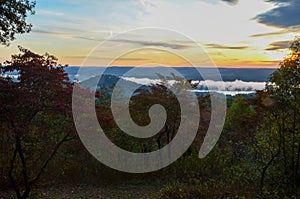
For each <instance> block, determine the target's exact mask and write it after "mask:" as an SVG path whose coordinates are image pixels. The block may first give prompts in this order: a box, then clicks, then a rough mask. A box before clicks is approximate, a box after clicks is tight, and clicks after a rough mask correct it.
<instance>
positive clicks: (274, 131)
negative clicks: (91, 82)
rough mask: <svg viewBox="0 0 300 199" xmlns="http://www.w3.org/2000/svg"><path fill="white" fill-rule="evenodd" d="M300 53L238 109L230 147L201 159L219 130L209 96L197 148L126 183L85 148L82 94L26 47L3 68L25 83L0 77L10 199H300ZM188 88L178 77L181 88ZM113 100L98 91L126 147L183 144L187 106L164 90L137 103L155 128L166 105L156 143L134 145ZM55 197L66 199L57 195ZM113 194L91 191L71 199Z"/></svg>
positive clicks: (102, 114) (140, 119)
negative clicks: (74, 100)
mask: <svg viewBox="0 0 300 199" xmlns="http://www.w3.org/2000/svg"><path fill="white" fill-rule="evenodd" d="M299 44H300V39H299V38H296V39H295V40H294V41H293V43H292V45H291V47H290V50H291V54H290V56H289V57H287V58H286V59H284V60H283V61H282V62H281V64H280V68H279V69H278V70H277V71H275V72H274V73H273V74H272V75H271V76H270V78H269V82H268V83H267V85H266V88H265V90H263V91H258V92H257V95H256V96H255V97H253V98H247V99H246V98H244V97H243V96H237V97H235V98H232V99H229V100H228V111H227V117H226V122H225V126H224V128H223V132H222V135H221V138H220V140H219V141H218V143H217V145H216V146H215V147H214V149H213V151H212V152H211V153H210V154H209V155H208V156H207V157H206V158H204V159H199V158H198V151H199V147H200V146H201V143H202V141H203V137H204V136H205V133H206V131H207V128H208V125H209V122H210V96H199V97H198V101H199V106H200V110H201V120H200V124H199V130H198V135H197V137H196V139H195V141H194V143H193V145H192V146H191V147H190V148H189V149H188V151H187V152H186V153H185V154H184V155H183V156H182V157H181V158H180V159H179V160H178V161H176V162H175V163H173V164H172V165H170V166H169V167H167V168H164V169H162V170H160V171H157V172H152V173H148V174H126V173H122V172H118V171H115V170H112V169H110V168H107V167H106V166H104V165H102V164H101V163H99V162H98V161H96V160H95V159H94V158H93V157H92V156H91V155H90V154H89V153H88V152H87V151H86V149H85V148H84V146H83V145H82V144H81V142H80V141H79V138H78V136H77V134H76V130H75V127H74V124H73V119H72V111H71V97H72V88H73V87H74V86H78V85H77V84H74V83H71V82H70V81H69V80H68V77H67V75H66V74H65V73H64V70H63V68H64V67H65V66H61V65H59V64H57V59H56V58H55V57H54V56H51V55H49V54H45V55H38V54H35V53H33V52H31V51H29V50H27V49H24V48H20V54H19V55H13V56H12V59H11V60H10V61H7V62H6V63H5V64H4V65H2V67H1V71H2V73H5V72H7V71H18V72H19V74H20V76H19V78H18V80H13V79H12V78H10V77H7V76H5V75H3V74H2V75H1V77H0V88H1V89H0V95H1V98H0V102H1V103H0V116H1V117H0V130H1V131H0V132H1V136H0V143H1V151H0V158H1V159H0V179H1V180H0V187H1V190H0V196H1V195H4V194H5V197H15V196H16V197H17V198H28V197H29V198H36V197H42V196H43V194H42V193H41V190H44V189H47V190H52V189H51V187H57V186H60V185H68V186H78V185H82V187H86V186H87V187H88V188H87V189H91V187H98V188H92V189H101V187H110V189H108V190H107V189H106V191H107V192H110V191H111V192H113V190H114V188H116V187H119V186H120V185H125V186H126V185H127V188H126V189H128V190H129V192H130V190H131V191H132V192H130V193H128V196H125V195H124V197H128V198H135V197H136V198H140V197H142V196H143V197H146V198H299V194H300V192H299V190H300V188H299V186H300V134H299V132H300V126H299V125H300V124H299V120H300V91H299V85H300V66H299V56H300V51H299V49H300V48H299ZM174 78H176V77H174ZM162 80H163V77H162ZM184 81H185V80H183V79H180V78H177V83H179V84H181V83H184ZM173 86H176V84H174V85H173ZM82 92H90V91H89V90H88V89H82ZM109 93H110V92H108V90H107V89H105V88H102V89H101V90H100V92H96V95H95V96H96V110H97V116H98V121H99V123H100V125H101V126H102V127H103V128H104V129H105V133H106V135H107V136H108V137H109V139H110V140H112V141H113V142H114V143H115V144H117V145H118V146H120V147H122V148H123V149H126V150H129V151H133V152H141V153H142V152H150V151H154V150H157V149H160V148H161V147H163V146H165V145H167V144H168V143H169V142H170V141H171V140H172V139H173V138H174V136H175V135H176V132H177V129H178V126H179V123H180V107H179V104H178V101H177V99H176V97H175V96H174V95H173V94H172V93H171V92H170V91H169V90H168V89H166V87H165V86H164V81H162V83H161V84H157V85H153V86H152V87H151V89H150V90H141V91H140V92H138V94H137V95H135V96H133V97H132V98H131V102H130V111H131V115H132V118H133V120H134V121H135V122H136V123H137V124H139V125H146V124H147V123H149V122H150V121H149V117H148V116H147V115H148V114H147V112H148V110H149V107H150V106H151V105H153V104H156V103H160V104H162V105H163V106H164V107H165V108H166V110H167V116H168V117H167V121H166V123H165V126H164V128H163V129H162V130H161V131H160V132H159V133H158V134H157V135H156V136H154V137H152V138H149V139H135V138H133V137H130V136H126V134H124V133H123V132H122V131H121V130H120V129H119V128H118V127H117V126H116V125H115V122H114V119H113V116H112V113H111V111H110V103H109V99H110V94H109ZM164 99H168V100H167V101H165V100H164ZM87 103H89V102H87ZM191 106H192V105H191ZM82 108H83V109H84V105H83V107H82ZM191 108H192V107H191ZM132 184H134V186H135V187H136V188H132V187H131V186H130V185H132ZM103 189H104V188H103ZM10 190H14V192H15V195H13V194H12V192H11V191H10ZM41 194H42V195H41ZM47 194H50V196H49V197H55V198H60V197H63V196H59V195H56V194H55V190H54V191H53V192H47ZM47 194H46V195H47ZM51 194H52V196H51ZM93 194H94V195H93ZM111 194H112V195H113V194H114V193H111ZM124 194H125V193H124ZM112 195H109V194H108V195H107V193H103V192H101V193H100V192H97V191H95V192H94V193H89V192H86V191H82V192H77V196H76V195H72V194H71V193H69V195H68V194H67V196H64V197H66V198H68V197H75V198H77V197H84V198H85V197H94V198H102V196H103V197H104V196H107V197H113V196H112ZM45 197H46V196H45ZM115 197H117V196H115Z"/></svg>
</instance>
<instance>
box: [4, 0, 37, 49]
mask: <svg viewBox="0 0 300 199" xmlns="http://www.w3.org/2000/svg"><path fill="white" fill-rule="evenodd" d="M34 7H35V1H32V2H31V1H29V0H1V1H0V28H1V29H0V43H1V44H2V45H9V43H10V41H13V40H14V39H15V34H23V33H28V32H30V30H31V27H32V25H31V24H28V23H27V22H26V17H27V14H28V13H30V14H34V10H33V9H34Z"/></svg>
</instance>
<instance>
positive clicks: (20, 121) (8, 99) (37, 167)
mask: <svg viewBox="0 0 300 199" xmlns="http://www.w3.org/2000/svg"><path fill="white" fill-rule="evenodd" d="M19 49H20V51H21V54H19V55H13V56H12V59H11V61H7V62H6V63H5V64H4V65H3V66H2V70H3V71H4V73H5V72H8V71H17V72H18V74H19V77H18V78H17V79H13V78H11V77H5V76H3V77H0V95H1V98H0V129H1V134H2V136H1V138H5V140H3V139H2V140H1V141H2V143H1V145H2V144H3V146H6V152H7V153H3V154H4V155H5V156H6V159H7V160H9V171H8V176H9V179H10V182H11V184H12V186H13V188H14V190H15V192H16V195H17V198H19V199H20V198H23V199H24V198H27V197H28V196H29V193H30V191H31V188H32V186H33V185H34V184H35V183H36V182H37V181H38V180H39V178H40V177H41V175H42V173H43V172H44V171H45V169H46V167H47V165H48V164H49V162H50V161H51V159H52V158H53V157H54V155H55V154H56V153H57V151H58V149H59V148H60V146H61V145H62V144H63V143H64V142H66V141H68V140H71V139H73V138H74V127H73V121H72V116H71V102H72V88H73V84H72V83H71V82H70V81H69V79H68V76H67V74H66V73H65V72H64V67H63V66H61V65H58V64H57V59H56V58H55V57H54V56H52V55H49V54H47V53H46V54H45V55H38V54H35V53H33V52H31V51H29V50H27V49H24V48H21V47H19Z"/></svg>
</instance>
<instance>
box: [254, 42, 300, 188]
mask: <svg viewBox="0 0 300 199" xmlns="http://www.w3.org/2000/svg"><path fill="white" fill-rule="evenodd" d="M299 44H300V38H298V37H297V38H296V39H295V40H294V42H293V43H292V44H291V46H290V50H291V54H290V56H289V57H287V58H286V59H284V60H283V61H282V62H281V63H280V69H278V70H277V71H275V72H274V73H273V74H272V75H271V76H270V79H269V83H268V84H267V86H266V91H267V93H268V96H267V97H265V100H264V104H265V105H266V107H267V108H268V110H267V113H266V115H265V121H264V122H263V125H262V128H261V133H260V135H259V136H258V138H259V141H260V148H261V151H262V160H263V161H262V162H263V169H262V176H261V187H262V188H263V186H264V181H265V177H266V175H267V171H268V170H270V168H271V167H273V170H272V171H273V173H272V175H273V176H272V178H273V180H274V181H278V180H279V179H280V180H283V182H284V183H283V185H284V187H281V188H283V189H285V190H289V191H292V192H296V190H297V189H299V185H300V123H299V121H300V62H299V58H300V45H299Z"/></svg>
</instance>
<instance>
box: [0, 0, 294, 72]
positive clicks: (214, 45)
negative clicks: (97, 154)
mask: <svg viewBox="0 0 300 199" xmlns="http://www.w3.org/2000/svg"><path fill="white" fill-rule="evenodd" d="M287 2H288V3H287ZM299 10H300V1H299V0H290V1H288V0H240V1H238V0H188V1H186V0H114V1H110V0H89V1H87V0H51V1H50V0H37V5H36V14H35V15H33V16H30V17H29V18H28V21H29V22H30V23H32V24H33V29H32V31H31V33H29V34H24V35H18V36H17V39H16V40H15V41H13V42H12V43H11V45H10V46H9V47H4V46H1V47H0V62H4V61H5V60H8V59H10V55H11V54H16V53H18V49H17V46H18V45H21V46H23V47H25V48H28V49H30V50H32V51H34V52H37V53H44V52H49V53H50V54H53V55H55V56H57V57H58V58H59V61H60V63H63V64H69V65H72V66H80V65H81V64H82V62H83V61H84V59H85V58H86V56H87V55H88V54H89V53H90V51H91V50H92V49H94V48H95V47H96V46H98V45H99V44H101V42H103V41H105V40H106V39H109V38H112V37H114V36H115V35H117V34H119V33H122V32H126V31H129V30H132V29H136V28H143V27H156V28H164V29H169V30H173V31H175V32H179V33H180V34H182V35H185V36H186V37H187V38H191V39H192V40H193V41H195V42H196V43H198V44H199V45H201V46H202V47H203V49H204V50H205V51H206V52H207V53H208V55H209V56H210V57H211V58H212V60H213V61H214V63H215V64H216V65H217V66H218V67H260V68H262V67H277V66H278V62H279V61H280V60H282V59H283V58H284V56H285V55H287V53H288V51H287V47H288V46H289V44H290V41H292V40H293V39H294V37H295V36H296V35H297V34H298V32H299V31H300V12H299ZM146 37H147V41H146V40H145V41H143V40H142V37H138V38H134V37H130V38H128V39H126V40H124V39H123V40H119V42H123V43H127V44H128V43H130V45H131V46H132V47H134V46H135V47H136V48H144V47H145V48H149V47H151V48H156V47H158V48H159V47H163V48H164V49H168V48H169V49H170V50H171V49H176V51H177V53H179V54H180V51H181V50H182V51H183V50H184V51H185V53H187V52H188V53H191V54H192V53H194V51H193V47H191V46H189V42H188V41H186V40H185V41H181V40H174V38H169V39H168V37H166V36H164V37H161V38H159V37H158V38H157V37H156V38H153V41H154V42H153V43H149V39H150V40H151V37H152V35H151V34H149V35H146ZM151 41H152V40H151ZM127 47H128V46H127ZM118 48H126V45H119V47H118ZM116 50H117V49H116ZM113 56H114V55H113V53H111V52H110V51H106V52H102V53H101V54H99V56H98V57H97V58H96V59H97V61H95V63H94V64H95V65H99V66H101V65H102V64H104V63H105V61H102V59H103V60H104V59H106V60H107V59H112V58H113ZM161 56H165V59H164V60H168V61H170V62H172V63H171V64H172V65H178V66H180V65H185V64H182V63H181V62H180V60H177V59H176V58H172V56H171V57H168V55H164V53H161ZM161 58H162V57H160V59H158V60H155V61H156V62H159V61H161ZM149 59H150V58H149V57H147V53H144V54H143V55H139V56H137V54H131V55H128V57H127V58H126V59H125V58H123V59H120V60H119V61H118V62H116V63H115V64H116V65H120V66H122V65H124V66H128V65H129V66H130V65H140V64H144V63H143V60H144V61H145V60H149Z"/></svg>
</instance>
